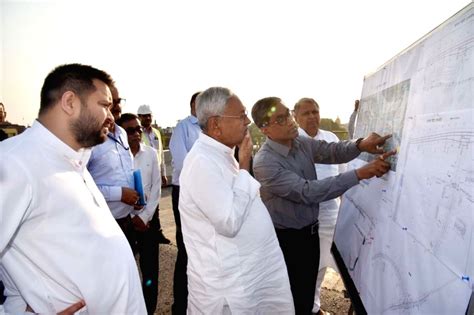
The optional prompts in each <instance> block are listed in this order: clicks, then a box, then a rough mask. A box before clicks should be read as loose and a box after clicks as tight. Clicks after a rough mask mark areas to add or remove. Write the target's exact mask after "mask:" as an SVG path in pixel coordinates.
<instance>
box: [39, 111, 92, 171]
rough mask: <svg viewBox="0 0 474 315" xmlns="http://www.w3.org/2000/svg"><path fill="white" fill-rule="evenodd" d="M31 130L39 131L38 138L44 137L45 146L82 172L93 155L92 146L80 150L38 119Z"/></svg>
mask: <svg viewBox="0 0 474 315" xmlns="http://www.w3.org/2000/svg"><path fill="white" fill-rule="evenodd" d="M31 131H32V132H34V133H38V138H39V139H42V141H43V146H47V147H49V148H51V152H52V154H57V155H58V156H61V157H62V158H63V159H65V160H66V161H68V162H69V163H70V164H71V165H72V167H74V169H75V170H76V171H78V172H82V171H83V170H84V168H85V167H86V165H87V162H88V161H89V158H90V156H91V149H90V148H87V149H86V148H81V149H79V150H78V151H76V150H74V149H73V148H71V147H70V146H69V145H67V144H65V143H64V142H62V141H61V140H60V139H59V138H58V137H56V136H55V135H54V134H53V133H51V131H49V130H48V129H47V128H46V127H44V126H43V125H42V124H41V123H40V122H39V121H38V120H35V121H34V122H33V125H32V126H31Z"/></svg>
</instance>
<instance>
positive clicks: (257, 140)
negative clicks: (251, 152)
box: [249, 123, 266, 150]
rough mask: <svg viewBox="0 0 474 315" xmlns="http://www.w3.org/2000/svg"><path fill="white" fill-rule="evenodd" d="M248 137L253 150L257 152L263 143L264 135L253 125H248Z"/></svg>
mask: <svg viewBox="0 0 474 315" xmlns="http://www.w3.org/2000/svg"><path fill="white" fill-rule="evenodd" d="M249 131H250V137H251V138H252V142H253V145H254V148H256V150H258V149H259V148H260V147H261V146H262V144H263V143H264V142H265V138H266V137H265V135H264V134H263V133H262V132H261V131H260V129H259V128H258V127H257V125H255V124H254V123H251V124H250V125H249Z"/></svg>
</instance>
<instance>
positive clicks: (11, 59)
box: [0, 0, 470, 127]
mask: <svg viewBox="0 0 474 315" xmlns="http://www.w3.org/2000/svg"><path fill="white" fill-rule="evenodd" d="M469 2H470V1H469V0H449V1H432V0H419V1H418V0H398V1H395V0H393V1H387V0H359V1H349V0H347V1H346V0H343V1H316V0H312V1H300V0H291V1H279V0H269V1H260V0H249V1H246V0H240V1H224V0H219V1H218V0H215V1H211V0H194V1H193V0H189V1H184V0H181V1H180V0H174V1H136V0H135V1H108V0H95V1H73V0H63V1H58V0H56V1H20V0H0V3H1V4H0V12H1V14H0V52H1V59H0V101H2V102H3V103H4V104H5V105H6V109H7V112H8V115H7V119H8V120H9V121H10V122H13V123H18V124H25V125H28V124H31V123H32V121H33V120H34V119H35V118H36V115H37V111H38V108H39V91H40V89H41V86H42V83H43V80H44V78H45V76H46V75H47V74H48V72H49V71H51V70H52V69H53V68H54V67H55V66H57V65H60V64H64V63H70V62H79V63H84V64H90V65H92V66H95V67H97V68H100V69H103V70H105V71H107V72H109V73H110V74H111V75H112V76H113V77H114V79H115V80H116V81H117V85H118V87H119V90H120V91H121V95H122V97H124V98H126V99H127V105H126V106H125V108H124V112H136V109H137V107H138V106H139V105H141V104H149V105H150V106H151V107H152V109H153V111H154V116H155V119H156V120H157V122H158V124H159V125H160V126H163V127H167V126H174V125H175V124H176V121H177V120H178V119H182V118H184V117H185V116H187V115H188V114H189V98H190V97H191V95H192V94H193V93H194V92H195V91H199V90H204V89H206V88H208V87H210V86H215V85H220V86H226V87H229V88H230V89H232V90H233V91H234V92H235V93H236V94H237V95H238V96H239V97H240V98H241V100H242V101H243V103H244V105H246V106H247V108H248V110H249V111H250V109H251V107H252V105H253V104H254V103H255V102H256V101H257V100H258V99H260V98H263V97H267V96H279V97H281V98H282V99H283V101H284V102H285V103H286V104H287V105H288V106H289V107H293V104H294V103H295V102H296V101H297V100H298V99H299V98H301V97H313V98H315V99H316V100H317V101H318V103H319V104H320V107H321V115H322V117H329V118H336V117H337V116H339V117H340V118H341V120H342V122H347V120H348V119H349V116H350V114H351V112H352V109H353V103H354V100H355V99H358V98H359V97H360V94H361V91H362V85H363V79H364V76H365V75H367V74H370V73H371V72H373V71H375V70H376V69H377V68H378V67H380V66H381V65H383V64H384V63H385V62H386V61H388V60H389V59H390V58H392V57H394V56H395V55H397V54H398V53H399V52H401V51H402V50H403V49H405V48H406V47H408V46H409V45H410V44H412V43H413V42H415V41H416V40H418V39H419V38H420V37H422V36H423V35H425V34H426V33H428V32H430V31H431V30H432V29H433V28H435V27H436V26H438V25H439V24H441V23H442V22H444V21H445V20H446V19H448V18H449V17H450V16H452V15H453V14H455V13H456V12H457V11H459V10H461V9H462V8H463V7H464V6H466V5H467V4H468V3H469Z"/></svg>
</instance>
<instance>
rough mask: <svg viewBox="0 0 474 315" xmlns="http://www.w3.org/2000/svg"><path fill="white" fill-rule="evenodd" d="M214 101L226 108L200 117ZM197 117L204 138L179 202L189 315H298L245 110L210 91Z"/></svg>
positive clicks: (184, 176) (191, 157) (187, 167)
mask: <svg viewBox="0 0 474 315" xmlns="http://www.w3.org/2000/svg"><path fill="white" fill-rule="evenodd" d="M216 95H217V96H216ZM216 99H217V100H218V101H216ZM211 100H212V101H213V102H214V104H221V105H222V108H221V110H219V108H217V109H216V108H214V109H213V110H211V112H209V110H208V111H206V112H204V111H200V107H201V108H204V107H207V109H209V107H208V104H209V103H210V102H211ZM197 114H198V119H199V123H200V125H201V127H202V128H203V133H202V134H200V136H199V139H198V140H197V141H196V142H195V143H194V146H193V148H192V149H191V151H190V152H189V154H188V155H187V156H186V159H185V161H184V166H183V170H182V172H181V176H180V184H181V192H180V197H179V211H180V215H181V220H182V222H181V223H182V229H183V236H184V243H185V245H186V250H187V253H188V268H187V274H188V288H189V296H188V314H197V313H204V314H223V313H229V312H231V313H233V314H242V313H246V314H248V313H255V314H263V313H268V314H277V313H280V314H292V313H294V307H293V299H292V295H291V291H290V284H289V280H288V274H287V271H286V266H285V262H284V259H283V254H282V252H281V249H280V247H279V244H278V240H277V238H276V234H275V230H274V228H273V223H272V220H271V218H270V215H269V214H268V211H267V209H266V208H265V206H264V205H263V203H262V201H261V199H260V195H259V188H260V184H259V183H258V182H257V181H256V180H255V179H254V178H253V177H252V176H250V174H249V172H248V169H246V168H248V165H249V160H250V152H251V149H252V145H251V140H250V136H249V134H248V132H247V125H248V124H249V123H250V120H249V119H248V118H247V116H246V113H245V108H244V107H243V105H242V103H241V102H240V100H239V99H238V98H237V96H235V95H234V94H232V93H231V92H230V91H229V90H228V89H225V88H210V89H208V90H206V91H205V92H203V93H202V94H201V95H200V96H199V97H198V105H197ZM244 136H245V138H244ZM238 143H241V144H240V153H239V154H240V157H241V158H240V159H239V161H240V162H239V163H238V162H237V161H236V160H235V158H234V150H233V147H234V145H235V144H238ZM245 152H247V155H245V154H246V153H245ZM244 164H245V165H246V166H245V167H243V165H244ZM239 168H240V169H239Z"/></svg>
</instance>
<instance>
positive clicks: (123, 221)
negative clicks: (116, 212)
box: [115, 215, 136, 254]
mask: <svg viewBox="0 0 474 315" xmlns="http://www.w3.org/2000/svg"><path fill="white" fill-rule="evenodd" d="M115 221H117V223H118V225H119V226H120V228H121V229H122V232H123V234H125V237H126V238H127V241H128V244H129V245H130V248H131V249H132V251H133V253H134V254H135V242H136V241H135V238H136V233H135V229H134V228H133V223H132V218H131V217H130V215H127V216H126V217H123V218H120V219H115Z"/></svg>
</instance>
